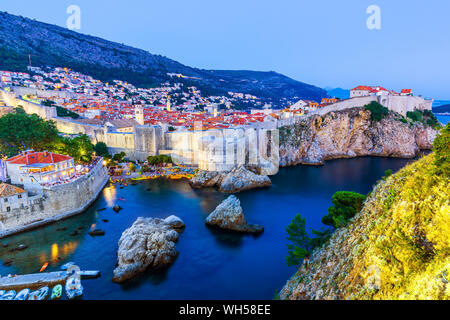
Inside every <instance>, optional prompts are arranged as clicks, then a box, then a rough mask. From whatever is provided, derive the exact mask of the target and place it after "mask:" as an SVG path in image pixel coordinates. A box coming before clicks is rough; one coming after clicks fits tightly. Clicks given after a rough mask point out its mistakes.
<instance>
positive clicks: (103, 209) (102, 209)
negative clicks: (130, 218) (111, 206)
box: [97, 208, 106, 211]
mask: <svg viewBox="0 0 450 320" xmlns="http://www.w3.org/2000/svg"><path fill="white" fill-rule="evenodd" d="M105 210H106V208H101V209H98V210H97V211H105Z"/></svg>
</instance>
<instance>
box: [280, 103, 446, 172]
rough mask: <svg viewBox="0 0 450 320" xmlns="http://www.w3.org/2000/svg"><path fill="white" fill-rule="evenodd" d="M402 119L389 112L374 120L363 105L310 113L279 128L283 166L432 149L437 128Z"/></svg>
mask: <svg viewBox="0 0 450 320" xmlns="http://www.w3.org/2000/svg"><path fill="white" fill-rule="evenodd" d="M400 119H401V116H400V115H398V114H396V113H393V112H390V113H389V115H388V116H387V117H385V118H384V119H382V120H381V121H379V122H377V121H372V120H371V113H370V111H368V110H366V109H364V108H352V109H347V110H343V111H337V112H330V113H328V114H325V115H311V116H310V117H306V118H305V119H303V120H302V121H301V122H299V123H297V124H295V125H293V126H288V127H283V128H281V129H280V165H281V166H290V165H297V164H312V165H318V164H323V162H324V161H325V160H330V159H337V158H352V157H358V156H385V157H400V158H412V157H414V156H416V155H417V154H418V153H419V151H420V150H421V149H431V147H432V143H433V140H434V138H435V137H436V134H437V131H436V130H434V129H433V128H431V127H425V126H424V125H423V124H421V123H417V122H416V123H414V124H410V123H403V122H402V121H400Z"/></svg>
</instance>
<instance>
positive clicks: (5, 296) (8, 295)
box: [0, 290, 16, 300]
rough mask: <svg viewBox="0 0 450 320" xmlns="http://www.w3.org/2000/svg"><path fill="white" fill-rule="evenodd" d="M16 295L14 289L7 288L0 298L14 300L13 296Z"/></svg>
mask: <svg viewBox="0 0 450 320" xmlns="http://www.w3.org/2000/svg"><path fill="white" fill-rule="evenodd" d="M15 296H16V291H14V290H9V291H8V292H6V293H5V294H3V296H2V297H1V298H0V300H14V297H15Z"/></svg>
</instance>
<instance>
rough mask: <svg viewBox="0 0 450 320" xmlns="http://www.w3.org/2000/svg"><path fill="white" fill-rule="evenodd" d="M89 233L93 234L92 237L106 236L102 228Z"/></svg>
mask: <svg viewBox="0 0 450 320" xmlns="http://www.w3.org/2000/svg"><path fill="white" fill-rule="evenodd" d="M89 235H90V236H92V237H97V236H104V235H105V231H103V230H100V229H95V230H93V231H90V232H89Z"/></svg>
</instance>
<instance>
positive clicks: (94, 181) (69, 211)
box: [0, 161, 109, 238]
mask: <svg viewBox="0 0 450 320" xmlns="http://www.w3.org/2000/svg"><path fill="white" fill-rule="evenodd" d="M108 179H109V176H108V172H107V170H106V168H105V167H104V166H103V164H102V162H101V161H100V162H99V163H98V164H97V166H96V167H95V168H94V169H92V170H91V172H90V173H89V174H87V175H85V176H82V177H80V178H78V179H77V180H75V181H74V182H72V183H68V184H63V185H57V186H53V187H48V188H47V187H46V188H44V189H43V194H42V195H37V196H30V197H29V204H28V206H24V207H23V208H18V209H13V210H11V211H10V212H4V213H0V238H2V237H5V236H8V235H11V234H14V233H19V232H22V231H25V230H29V229H32V228H36V227H39V226H42V225H45V224H49V223H52V222H55V221H58V220H61V219H65V218H68V217H70V216H73V215H76V214H78V213H81V212H83V211H85V210H86V209H87V208H88V207H89V206H90V205H91V204H92V203H93V202H94V201H95V200H96V199H97V197H98V195H99V194H100V192H101V191H102V189H103V187H104V186H105V185H106V183H107V182H108Z"/></svg>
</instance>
